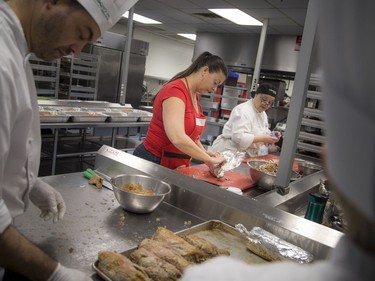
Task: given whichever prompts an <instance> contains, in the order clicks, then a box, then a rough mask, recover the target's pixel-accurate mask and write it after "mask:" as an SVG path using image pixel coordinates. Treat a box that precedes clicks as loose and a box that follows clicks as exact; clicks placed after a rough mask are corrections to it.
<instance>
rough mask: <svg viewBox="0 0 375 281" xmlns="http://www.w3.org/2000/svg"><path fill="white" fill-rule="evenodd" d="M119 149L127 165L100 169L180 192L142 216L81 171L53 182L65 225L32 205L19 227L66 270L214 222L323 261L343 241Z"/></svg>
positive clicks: (327, 231) (87, 268)
mask: <svg viewBox="0 0 375 281" xmlns="http://www.w3.org/2000/svg"><path fill="white" fill-rule="evenodd" d="M111 150H112V149H111V148H108V151H109V152H111V153H114V154H116V157H119V158H121V163H120V162H116V164H115V165H112V166H111V165H109V164H108V163H105V161H103V164H102V166H100V165H99V167H96V168H100V170H101V171H103V172H107V175H109V176H114V175H115V174H120V173H144V174H150V175H153V176H155V177H157V178H159V179H160V180H164V181H166V182H168V183H170V184H171V186H172V192H171V193H170V194H169V195H168V197H166V198H165V200H164V202H163V203H162V204H161V205H160V206H159V207H158V208H157V209H156V210H155V211H154V212H153V213H150V214H143V215H139V214H132V213H128V212H125V211H124V210H123V209H122V208H121V207H119V204H118V202H117V201H116V199H115V197H114V195H113V193H112V191H110V190H108V189H105V188H104V189H101V190H98V189H96V188H95V187H93V186H90V185H88V183H87V180H86V179H84V178H83V176H82V174H81V173H73V174H65V175H57V176H49V177H45V178H44V180H45V181H46V182H48V183H50V184H51V185H52V186H54V187H55V188H56V189H57V190H59V191H60V192H61V194H62V196H63V197H64V199H65V202H66V204H67V212H66V214H65V217H64V219H63V220H62V221H60V222H58V223H57V224H53V223H51V222H44V221H43V220H41V219H40V218H39V210H38V209H37V208H36V207H34V206H33V205H31V206H30V207H29V209H28V210H27V212H26V213H25V214H24V215H23V216H20V217H18V218H16V220H15V225H16V227H17V228H18V229H19V230H20V231H21V232H22V233H23V234H24V235H25V236H26V237H27V238H29V239H30V240H31V241H33V242H34V243H36V244H37V245H39V246H40V247H41V248H42V249H44V250H45V251H46V252H47V253H48V254H50V255H51V256H52V257H54V258H56V259H57V260H59V261H60V262H61V263H62V264H64V265H66V266H69V267H73V268H78V269H81V270H83V271H86V272H88V273H89V274H93V273H94V271H93V270H92V268H91V264H92V263H93V262H94V261H95V260H96V258H97V253H98V251H100V250H104V249H107V250H115V251H120V252H121V251H125V250H127V249H129V248H132V247H134V246H136V245H137V244H138V243H139V242H140V241H141V240H142V239H144V238H149V237H151V235H152V234H153V233H154V231H155V230H156V228H157V227H158V226H166V227H167V228H169V229H171V230H172V231H178V230H182V229H185V228H188V227H191V226H193V225H196V224H198V223H200V222H203V221H207V220H212V219H219V220H221V221H224V222H226V223H228V224H230V225H235V224H236V223H242V224H244V225H245V226H246V227H247V228H251V227H252V226H254V225H257V226H260V227H263V228H265V229H267V230H269V231H271V232H273V233H274V234H276V235H278V236H279V237H281V238H284V239H286V240H288V241H290V242H292V243H294V244H296V245H298V246H302V247H303V248H304V249H306V250H308V251H310V252H312V253H313V254H314V255H315V257H316V259H324V258H326V257H327V256H328V254H329V252H330V250H331V249H332V248H333V247H335V245H336V243H337V241H338V239H339V238H340V237H341V236H342V233H340V232H338V231H335V230H333V229H329V228H327V227H324V226H322V225H320V224H317V223H314V222H311V221H308V220H305V219H303V218H300V217H297V216H294V215H292V214H289V213H286V212H284V211H281V210H279V209H277V208H272V207H267V206H265V205H263V204H260V203H258V202H256V200H254V199H252V198H248V197H246V196H240V195H236V194H234V193H231V192H228V191H226V190H223V189H219V188H217V187H216V186H213V185H211V184H209V183H205V182H202V181H198V180H196V179H193V178H190V177H188V176H185V175H181V174H179V173H177V172H175V171H172V170H169V169H166V168H164V167H161V166H159V165H156V164H153V163H151V162H148V161H145V160H142V159H140V158H137V157H135V156H133V155H131V154H128V153H124V152H118V151H115V150H113V151H111ZM97 157H98V155H97ZM105 169H108V170H107V171H105ZM108 171H111V173H112V174H111V173H109V172H108ZM141 171H142V172H141ZM292 188H293V187H291V189H292ZM95 276H96V275H95ZM95 278H97V277H95Z"/></svg>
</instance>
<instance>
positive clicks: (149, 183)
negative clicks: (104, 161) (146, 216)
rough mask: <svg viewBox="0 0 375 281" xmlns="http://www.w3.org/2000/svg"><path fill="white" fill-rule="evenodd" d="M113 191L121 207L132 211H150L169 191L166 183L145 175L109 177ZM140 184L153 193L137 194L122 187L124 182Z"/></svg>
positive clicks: (169, 188)
mask: <svg viewBox="0 0 375 281" xmlns="http://www.w3.org/2000/svg"><path fill="white" fill-rule="evenodd" d="M111 183H112V186H113V192H114V193H115V197H116V199H117V201H118V202H119V203H120V205H121V207H122V208H124V209H125V210H127V211H130V212H133V213H150V212H152V211H153V210H155V209H156V207H157V206H159V204H160V203H161V202H162V201H163V199H164V197H165V196H166V195H167V194H168V193H170V192H171V187H170V185H169V184H168V183H166V182H163V181H160V180H158V179H156V178H152V177H149V176H145V175H118V176H116V177H114V178H112V179H111ZM131 183H132V184H140V185H142V187H143V189H148V190H152V191H153V193H154V194H153V195H145V194H137V193H134V192H131V191H126V190H124V189H122V187H123V186H125V185H126V184H131Z"/></svg>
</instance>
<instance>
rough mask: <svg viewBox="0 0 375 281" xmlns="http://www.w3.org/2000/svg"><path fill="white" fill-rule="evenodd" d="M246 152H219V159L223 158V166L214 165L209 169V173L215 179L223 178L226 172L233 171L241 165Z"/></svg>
mask: <svg viewBox="0 0 375 281" xmlns="http://www.w3.org/2000/svg"><path fill="white" fill-rule="evenodd" d="M245 155H246V152H240V151H236V152H233V151H224V152H220V157H223V158H224V159H225V160H226V162H225V163H224V164H223V165H216V166H213V167H210V172H211V174H213V175H214V176H215V177H217V178H221V177H223V176H224V173H225V172H226V171H230V170H233V169H234V168H237V167H238V166H239V165H241V163H242V161H243V159H244V158H245Z"/></svg>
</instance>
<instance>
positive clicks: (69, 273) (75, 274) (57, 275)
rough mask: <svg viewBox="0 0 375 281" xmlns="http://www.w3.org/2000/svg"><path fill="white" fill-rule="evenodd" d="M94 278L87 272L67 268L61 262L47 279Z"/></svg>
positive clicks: (81, 280) (59, 280)
mask: <svg viewBox="0 0 375 281" xmlns="http://www.w3.org/2000/svg"><path fill="white" fill-rule="evenodd" d="M89 280H92V279H91V278H90V276H88V275H87V274H86V273H84V272H82V271H79V270H76V269H72V268H67V267H65V266H63V265H61V264H60V263H59V264H58V265H57V267H56V269H55V271H54V272H53V273H52V275H51V276H50V277H49V278H48V280H47V281H89Z"/></svg>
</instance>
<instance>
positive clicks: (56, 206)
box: [29, 179, 66, 222]
mask: <svg viewBox="0 0 375 281" xmlns="http://www.w3.org/2000/svg"><path fill="white" fill-rule="evenodd" d="M29 197H30V200H31V202H33V203H34V205H35V206H37V207H38V208H39V209H40V210H41V211H42V212H41V213H40V217H41V218H43V219H44V220H46V221H47V220H49V219H51V218H52V220H53V222H57V221H58V220H59V219H62V218H63V216H64V214H65V209H66V207H65V202H64V199H63V198H62V196H61V194H60V192H58V191H57V190H56V189H54V188H53V187H52V186H50V185H49V184H47V183H45V182H44V181H42V180H41V179H37V181H36V182H35V185H34V186H33V189H32V190H31V192H30V196H29Z"/></svg>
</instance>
